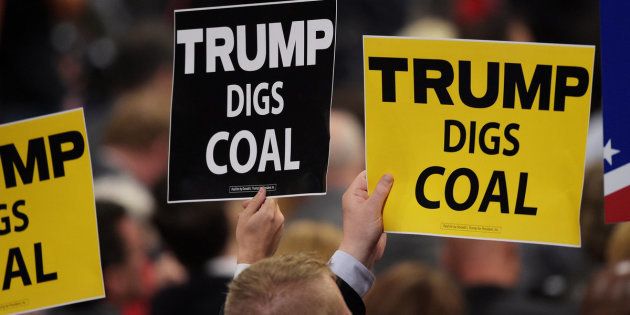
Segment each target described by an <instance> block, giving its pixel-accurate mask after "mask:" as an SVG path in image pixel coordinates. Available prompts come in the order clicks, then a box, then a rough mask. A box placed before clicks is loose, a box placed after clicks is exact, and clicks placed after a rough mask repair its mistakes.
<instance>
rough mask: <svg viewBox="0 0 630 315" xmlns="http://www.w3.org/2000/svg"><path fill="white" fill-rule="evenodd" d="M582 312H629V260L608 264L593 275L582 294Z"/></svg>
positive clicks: (594, 314) (587, 314)
mask: <svg viewBox="0 0 630 315" xmlns="http://www.w3.org/2000/svg"><path fill="white" fill-rule="evenodd" d="M582 314H583V315H607V314H611V315H612V314H615V315H617V314H619V315H627V314H630V260H624V261H621V262H619V263H617V264H614V265H610V266H608V267H607V268H606V269H604V270H602V271H600V272H599V273H597V274H596V275H595V277H593V279H592V280H591V283H590V284H589V286H588V289H587V290H586V294H585V295H584V301H583V303H582Z"/></svg>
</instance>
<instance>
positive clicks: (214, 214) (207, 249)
mask: <svg viewBox="0 0 630 315" xmlns="http://www.w3.org/2000/svg"><path fill="white" fill-rule="evenodd" d="M161 204H162V206H161V207H160V208H159V209H158V211H157V213H156V216H155V219H154V221H155V222H156V226H157V228H158V230H159V232H160V235H161V236H162V239H163V241H164V243H165V246H166V249H167V250H168V251H170V252H172V253H174V255H175V257H176V258H177V260H178V261H179V262H180V263H181V264H182V265H183V266H184V267H185V270H186V274H187V281H185V282H184V283H182V284H179V285H175V286H170V287H166V288H164V289H162V290H161V291H159V292H158V293H157V294H156V295H155V296H154V298H153V300H152V303H151V314H160V315H161V314H165V315H166V314H217V313H218V312H219V311H220V309H221V307H222V306H223V304H224V302H225V292H226V291H227V284H228V282H229V281H230V280H231V279H232V277H233V270H227V272H226V271H224V270H221V269H218V268H215V266H216V265H215V264H213V261H214V260H215V259H216V258H218V257H220V256H221V255H222V253H223V251H224V248H225V244H226V239H227V235H228V224H227V221H226V220H227V219H226V216H225V209H224V203H222V202H212V203H196V204H166V203H161Z"/></svg>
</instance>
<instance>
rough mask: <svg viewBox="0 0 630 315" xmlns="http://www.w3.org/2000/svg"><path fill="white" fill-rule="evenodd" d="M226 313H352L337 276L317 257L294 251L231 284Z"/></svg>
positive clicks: (250, 270)
mask: <svg viewBox="0 0 630 315" xmlns="http://www.w3.org/2000/svg"><path fill="white" fill-rule="evenodd" d="M225 314H226V315H233V314H260V315H267V314H278V315H283V314H286V315H289V314H291V315H293V314H300V315H306V314H322V315H323V314H350V311H349V310H348V308H347V306H346V305H345V302H344V300H343V297H342V296H341V292H340V291H339V289H338V287H337V286H336V284H335V275H334V274H333V273H332V271H330V269H329V268H328V266H327V265H326V264H325V263H323V262H322V261H320V260H318V259H314V258H311V257H309V256H308V255H305V254H295V255H286V256H278V257H271V258H267V259H263V260H261V261H259V262H257V263H255V264H253V265H251V266H250V267H249V268H247V269H245V270H244V271H243V272H242V273H241V274H240V275H239V276H238V277H237V278H236V279H234V281H232V283H230V285H229V292H228V295H227V300H226V303H225Z"/></svg>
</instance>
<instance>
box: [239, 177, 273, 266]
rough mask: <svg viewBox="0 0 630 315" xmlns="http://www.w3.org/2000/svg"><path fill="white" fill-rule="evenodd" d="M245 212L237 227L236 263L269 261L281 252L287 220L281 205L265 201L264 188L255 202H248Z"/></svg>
mask: <svg viewBox="0 0 630 315" xmlns="http://www.w3.org/2000/svg"><path fill="white" fill-rule="evenodd" d="M243 208H244V209H243V211H242V212H241V213H240V214H239V216H238V223H237V225H236V243H237V246H238V253H237V258H236V259H237V261H238V263H239V264H241V263H246V264H253V263H255V262H257V261H259V260H261V259H263V258H267V257H270V256H271V255H273V253H274V252H275V251H276V249H277V248H278V242H279V241H280V237H281V236H282V228H283V226H284V216H283V215H282V212H281V211H280V207H278V203H277V202H276V201H275V200H274V199H271V198H266V191H265V189H264V188H260V190H258V193H257V194H256V195H255V196H254V198H252V199H251V200H248V201H245V202H244V203H243Z"/></svg>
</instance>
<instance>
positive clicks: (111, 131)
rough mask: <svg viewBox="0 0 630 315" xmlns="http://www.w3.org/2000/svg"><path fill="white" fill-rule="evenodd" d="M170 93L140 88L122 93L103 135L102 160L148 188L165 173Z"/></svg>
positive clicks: (155, 183) (156, 182) (157, 181)
mask: <svg viewBox="0 0 630 315" xmlns="http://www.w3.org/2000/svg"><path fill="white" fill-rule="evenodd" d="M169 99H170V98H169V97H167V96H165V95H162V94H159V93H154V92H153V91H140V92H137V93H132V94H128V95H126V96H124V97H121V98H120V99H119V100H118V101H117V103H116V104H115V105H114V108H113V109H112V114H111V118H110V121H109V123H108V125H107V127H106V129H105V134H104V136H103V144H104V152H103V153H104V154H105V158H104V161H108V162H109V163H110V164H111V166H112V168H113V169H116V170H119V171H120V172H122V173H123V174H130V175H131V177H132V178H133V179H134V180H136V181H137V182H139V183H140V184H141V185H142V186H144V187H145V188H147V189H149V188H151V187H154V186H155V185H157V184H158V183H159V182H160V180H162V179H163V178H164V177H165V176H166V171H167V168H168V167H167V166H168V131H169V123H170V101H169Z"/></svg>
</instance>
